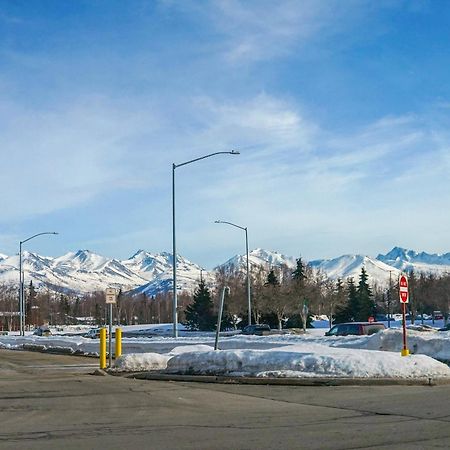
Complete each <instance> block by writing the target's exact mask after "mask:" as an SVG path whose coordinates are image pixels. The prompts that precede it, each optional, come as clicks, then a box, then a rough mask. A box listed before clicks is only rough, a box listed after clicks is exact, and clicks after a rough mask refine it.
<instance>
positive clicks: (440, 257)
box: [377, 247, 450, 273]
mask: <svg viewBox="0 0 450 450" xmlns="http://www.w3.org/2000/svg"><path fill="white" fill-rule="evenodd" d="M377 259H378V260H379V261H383V262H384V263H386V264H389V265H391V266H393V267H396V268H397V269H400V270H403V271H407V272H409V271H411V270H415V271H417V272H427V273H428V272H435V273H441V272H446V271H448V270H449V267H448V266H450V253H444V254H439V253H426V252H423V251H422V252H420V253H418V252H416V251H414V250H406V249H403V248H399V247H394V248H393V249H392V250H391V251H390V252H388V253H386V255H381V254H380V255H378V256H377Z"/></svg>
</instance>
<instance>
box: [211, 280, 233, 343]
mask: <svg viewBox="0 0 450 450" xmlns="http://www.w3.org/2000/svg"><path fill="white" fill-rule="evenodd" d="M225 292H228V293H229V292H230V288H229V287H228V286H224V288H223V289H222V297H221V299H220V306H219V315H218V316H217V326H216V341H215V343H214V350H217V349H218V346H219V333H220V325H221V323H222V313H223V303H224V301H225Z"/></svg>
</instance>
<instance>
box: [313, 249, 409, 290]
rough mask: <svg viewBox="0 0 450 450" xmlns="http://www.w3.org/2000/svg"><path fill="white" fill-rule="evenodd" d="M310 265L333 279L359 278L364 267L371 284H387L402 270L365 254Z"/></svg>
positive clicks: (320, 261) (317, 261) (322, 260)
mask: <svg viewBox="0 0 450 450" xmlns="http://www.w3.org/2000/svg"><path fill="white" fill-rule="evenodd" d="M309 265H310V266H311V267H313V268H315V269H318V270H320V271H321V272H324V273H325V274H326V275H327V276H328V277H330V278H332V279H337V278H341V279H342V280H346V279H347V278H353V279H354V280H355V281H356V280H358V276H359V274H360V273H361V269H362V268H363V267H364V269H365V270H366V272H367V274H368V276H369V283H371V284H374V283H377V284H387V283H389V277H392V280H395V279H396V278H398V275H399V273H400V272H401V271H400V270H398V269H396V268H395V267H392V266H390V265H388V264H385V263H384V262H382V261H378V260H377V259H374V258H370V257H369V256H363V255H342V256H339V257H338V258H334V259H321V260H315V261H311V262H310V263H309Z"/></svg>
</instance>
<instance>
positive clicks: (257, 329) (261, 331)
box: [242, 323, 270, 336]
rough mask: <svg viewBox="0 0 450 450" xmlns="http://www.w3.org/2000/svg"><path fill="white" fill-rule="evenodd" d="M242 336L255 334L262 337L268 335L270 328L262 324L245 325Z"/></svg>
mask: <svg viewBox="0 0 450 450" xmlns="http://www.w3.org/2000/svg"><path fill="white" fill-rule="evenodd" d="M242 334H256V335H258V336H264V335H267V334H270V326H269V325H267V324H265V323H262V324H255V325H247V326H246V327H245V328H244V329H243V330H242Z"/></svg>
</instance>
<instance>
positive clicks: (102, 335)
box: [100, 328, 106, 369]
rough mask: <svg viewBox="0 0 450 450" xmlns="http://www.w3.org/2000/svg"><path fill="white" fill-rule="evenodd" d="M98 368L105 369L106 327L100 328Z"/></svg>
mask: <svg viewBox="0 0 450 450" xmlns="http://www.w3.org/2000/svg"><path fill="white" fill-rule="evenodd" d="M100 369H106V328H101V329H100Z"/></svg>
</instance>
